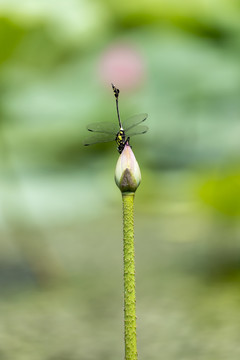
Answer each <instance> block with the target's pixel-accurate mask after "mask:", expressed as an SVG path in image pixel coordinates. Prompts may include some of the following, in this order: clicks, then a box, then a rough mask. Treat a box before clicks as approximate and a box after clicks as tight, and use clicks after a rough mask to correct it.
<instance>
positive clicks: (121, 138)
mask: <svg viewBox="0 0 240 360" xmlns="http://www.w3.org/2000/svg"><path fill="white" fill-rule="evenodd" d="M115 140H116V143H117V146H118V147H117V149H118V152H119V153H120V154H121V153H122V151H123V149H124V146H125V144H126V136H125V131H124V130H123V129H120V130H119V132H118V133H117V135H116V139H115Z"/></svg>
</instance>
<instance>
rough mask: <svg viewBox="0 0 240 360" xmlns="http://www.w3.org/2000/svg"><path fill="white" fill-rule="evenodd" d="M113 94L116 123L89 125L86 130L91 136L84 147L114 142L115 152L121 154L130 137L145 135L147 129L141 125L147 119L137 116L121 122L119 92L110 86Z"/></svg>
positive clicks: (143, 115)
mask: <svg viewBox="0 0 240 360" xmlns="http://www.w3.org/2000/svg"><path fill="white" fill-rule="evenodd" d="M112 89H113V93H114V96H115V99H116V108H117V118H118V121H116V122H114V123H113V122H96V123H92V124H89V125H88V126H87V130H88V131H90V132H92V133H93V134H91V136H89V137H88V138H86V139H85V140H84V145H85V146H88V145H93V144H98V143H105V142H110V141H116V143H117V150H118V152H119V153H120V154H121V153H122V151H123V149H124V147H125V145H126V144H127V143H128V144H129V142H130V137H132V136H135V135H141V134H145V133H146V132H147V131H148V127H147V126H145V125H141V124H142V123H143V122H144V121H145V120H146V119H147V117H148V114H146V113H144V114H138V115H134V116H131V117H129V118H128V119H127V120H125V121H123V122H122V121H121V118H120V113H119V107H118V99H119V93H120V90H119V89H117V88H116V87H115V86H114V85H113V84H112Z"/></svg>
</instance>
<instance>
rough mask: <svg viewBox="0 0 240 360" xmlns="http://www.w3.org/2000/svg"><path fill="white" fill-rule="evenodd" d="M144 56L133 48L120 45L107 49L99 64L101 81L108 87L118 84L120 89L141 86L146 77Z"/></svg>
mask: <svg viewBox="0 0 240 360" xmlns="http://www.w3.org/2000/svg"><path fill="white" fill-rule="evenodd" d="M144 68H145V66H144V61H143V58H142V56H141V55H140V54H139V53H138V51H137V50H135V49H134V48H133V47H132V46H130V45H129V44H128V45H124V44H118V45H114V46H111V47H110V48H108V49H106V50H105V52H104V53H103V54H102V57H101V59H100V63H99V72H100V77H101V80H102V81H103V82H104V83H105V84H106V85H107V86H108V85H109V83H113V84H117V86H118V87H119V88H120V89H132V88H135V87H137V86H138V85H140V83H141V82H142V81H143V78H144V75H145V71H144V70H145V69H144Z"/></svg>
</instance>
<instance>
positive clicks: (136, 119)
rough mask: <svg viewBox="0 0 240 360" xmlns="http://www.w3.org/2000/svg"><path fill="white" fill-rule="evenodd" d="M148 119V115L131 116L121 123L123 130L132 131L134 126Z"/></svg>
mask: <svg viewBox="0 0 240 360" xmlns="http://www.w3.org/2000/svg"><path fill="white" fill-rule="evenodd" d="M147 117H148V114H138V115H134V116H131V117H130V118H128V119H127V120H125V121H123V129H124V130H125V131H126V132H127V131H128V130H130V129H132V128H133V127H134V126H137V125H138V124H141V123H142V122H143V121H145V120H146V119H147Z"/></svg>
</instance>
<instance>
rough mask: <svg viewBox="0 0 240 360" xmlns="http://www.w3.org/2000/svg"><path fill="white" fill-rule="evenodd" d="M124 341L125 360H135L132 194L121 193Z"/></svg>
mask: <svg viewBox="0 0 240 360" xmlns="http://www.w3.org/2000/svg"><path fill="white" fill-rule="evenodd" d="M122 199H123V261H124V340H125V360H137V336H136V292H135V259H134V257H135V256H134V219H133V203H134V193H123V194H122Z"/></svg>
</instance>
